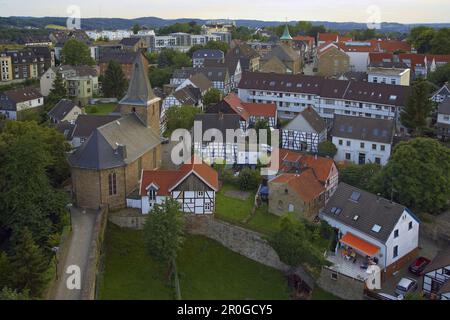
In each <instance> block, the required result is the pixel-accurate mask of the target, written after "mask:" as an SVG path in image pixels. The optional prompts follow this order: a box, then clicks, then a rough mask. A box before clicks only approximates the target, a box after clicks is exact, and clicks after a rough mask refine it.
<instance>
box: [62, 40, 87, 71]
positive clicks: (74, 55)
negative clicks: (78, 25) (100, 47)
mask: <svg viewBox="0 0 450 320" xmlns="http://www.w3.org/2000/svg"><path fill="white" fill-rule="evenodd" d="M61 55H62V60H63V63H64V64H69V65H72V66H80V65H88V66H93V65H94V64H95V61H94V59H92V57H91V51H90V49H89V47H88V46H87V45H86V44H85V43H84V42H82V41H78V40H76V39H70V40H69V41H67V42H66V44H65V45H64V47H63V49H62V52H61Z"/></svg>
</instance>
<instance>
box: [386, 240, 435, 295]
mask: <svg viewBox="0 0 450 320" xmlns="http://www.w3.org/2000/svg"><path fill="white" fill-rule="evenodd" d="M419 248H420V250H419V254H418V257H426V258H429V259H431V260H433V259H434V258H435V257H436V255H437V253H438V252H439V250H440V249H441V248H440V247H439V245H438V244H437V243H436V242H435V241H433V240H431V239H429V238H427V237H426V236H424V235H421V237H420V246H419ZM408 267H409V264H407V265H405V266H404V267H403V268H402V269H401V270H399V271H398V272H397V273H395V274H394V276H392V277H391V278H389V279H388V280H387V281H386V282H385V283H384V284H383V287H382V289H381V292H384V293H387V294H391V295H394V291H395V287H396V286H397V284H398V282H399V281H400V280H401V279H402V278H405V277H408V278H411V279H414V280H416V281H417V284H418V289H417V292H421V291H422V277H420V276H416V275H414V274H412V273H411V272H409V271H408Z"/></svg>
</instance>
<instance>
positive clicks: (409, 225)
mask: <svg viewBox="0 0 450 320" xmlns="http://www.w3.org/2000/svg"><path fill="white" fill-rule="evenodd" d="M412 228H413V223H412V221H410V222H409V224H408V230H411V229H412Z"/></svg>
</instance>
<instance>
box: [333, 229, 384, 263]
mask: <svg viewBox="0 0 450 320" xmlns="http://www.w3.org/2000/svg"><path fill="white" fill-rule="evenodd" d="M340 241H341V242H342V243H344V244H346V245H348V246H349V247H352V248H353V249H355V250H358V251H361V252H362V253H365V254H366V255H368V256H370V257H373V256H374V255H375V254H376V253H377V252H378V251H380V248H378V247H377V246H374V245H373V244H371V243H369V242H367V241H366V240H363V239H361V238H358V237H357V236H355V235H353V234H351V233H350V232H347V233H346V234H345V235H344V236H343V237H342V238H341V240H340Z"/></svg>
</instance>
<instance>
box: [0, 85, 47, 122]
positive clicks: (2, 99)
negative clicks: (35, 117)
mask: <svg viewBox="0 0 450 320" xmlns="http://www.w3.org/2000/svg"><path fill="white" fill-rule="evenodd" d="M43 105H44V97H43V96H42V95H41V93H40V92H39V91H38V90H36V89H35V88H32V87H25V88H19V89H12V90H7V91H5V92H0V114H3V115H4V116H6V118H7V119H11V120H17V119H20V118H21V115H23V113H24V112H27V111H36V109H38V108H40V107H42V106H43Z"/></svg>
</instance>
